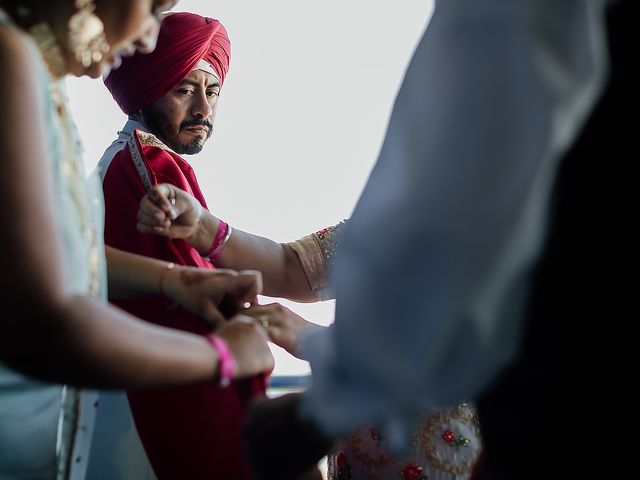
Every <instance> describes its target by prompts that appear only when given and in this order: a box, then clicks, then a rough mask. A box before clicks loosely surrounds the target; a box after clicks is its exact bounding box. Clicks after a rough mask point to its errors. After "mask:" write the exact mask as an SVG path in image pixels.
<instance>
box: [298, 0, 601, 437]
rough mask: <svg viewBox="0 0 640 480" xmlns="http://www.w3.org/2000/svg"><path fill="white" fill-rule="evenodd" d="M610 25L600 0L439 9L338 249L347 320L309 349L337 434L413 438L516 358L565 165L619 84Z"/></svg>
mask: <svg viewBox="0 0 640 480" xmlns="http://www.w3.org/2000/svg"><path fill="white" fill-rule="evenodd" d="M603 21H604V3H603V2H598V1H584V0H563V1H561V2H559V1H557V0H530V1H525V0H520V1H517V2H514V1H505V0H485V1H478V0H448V1H442V2H441V3H438V4H437V5H436V8H435V11H434V15H433V17H432V20H431V22H430V25H429V26H428V28H427V30H426V32H425V35H424V36H423V38H422V40H421V41H420V43H419V45H418V47H417V50H416V52H415V54H414V56H413V59H412V61H411V64H410V66H409V69H408V71H407V74H406V78H405V80H404V83H403V85H402V87H401V89H400V91H399V94H398V96H397V98H396V102H395V106H394V110H393V113H392V116H391V120H390V124H389V127H388V131H387V135H386V138H385V141H384V144H383V147H382V150H381V152H380V156H379V159H378V162H377V164H376V166H375V168H374V170H373V172H372V174H371V177H370V178H369V181H368V183H367V186H366V188H365V190H364V192H363V194H362V196H361V198H360V200H359V202H358V205H357V207H356V209H355V211H354V214H353V216H352V218H351V220H350V223H349V224H348V226H347V227H346V231H345V233H344V237H343V243H342V244H341V246H340V248H339V251H338V256H337V260H336V268H335V271H334V274H333V278H334V280H335V286H336V299H337V303H336V322H335V324H334V326H333V327H332V328H330V329H327V330H325V331H322V332H315V333H313V334H311V335H309V336H308V337H307V338H305V339H304V340H303V343H302V348H303V350H304V352H305V354H306V356H307V358H309V359H310V362H311V367H312V371H313V378H314V381H313V385H312V386H311V388H310V389H309V391H308V392H307V395H306V399H305V407H306V408H307V409H308V411H309V413H310V414H311V415H312V416H313V417H315V418H316V420H317V421H318V422H319V423H320V424H321V425H322V426H323V428H324V429H326V431H327V432H329V433H341V432H345V431H347V430H349V429H352V428H353V427H355V426H357V425H358V424H360V423H362V422H378V423H379V424H380V425H382V426H383V428H387V432H388V435H390V440H392V441H393V438H400V437H403V436H404V435H405V434H406V433H407V429H408V428H409V427H410V425H411V420H412V418H413V415H414V413H415V412H416V411H418V410H419V409H420V408H421V407H423V406H445V405H451V404H452V403H454V402H456V401H460V400H466V399H471V398H474V396H475V395H476V394H478V392H480V391H481V390H482V389H484V388H486V387H487V386H488V384H489V383H490V382H491V381H492V380H493V379H494V378H495V377H496V375H497V374H498V373H499V372H500V370H501V369H502V368H503V367H504V366H505V365H506V364H507V363H508V362H509V361H510V360H511V359H512V358H513V357H514V354H515V352H516V351H517V348H518V341H519V337H520V333H521V330H522V320H523V315H522V310H523V306H524V304H525V301H526V297H527V292H528V287H529V282H530V277H531V274H532V268H533V267H534V266H535V262H536V259H537V258H538V255H539V253H540V250H541V247H542V244H543V241H544V237H545V224H546V220H547V209H548V207H549V197H550V192H551V188H552V186H553V179H554V175H555V171H556V167H557V164H558V161H559V159H560V157H561V155H562V154H563V153H564V152H565V151H566V149H567V147H568V146H569V145H570V143H571V142H572V141H573V139H574V138H575V135H576V133H577V131H578V130H579V128H580V127H581V125H582V124H583V122H584V121H585V119H586V117H587V116H588V114H589V112H590V110H591V108H592V107H593V104H594V102H595V100H596V99H597V97H598V95H599V94H600V92H601V89H602V85H603V83H604V80H605V78H604V77H605V75H604V74H605V73H606V55H605V54H606V52H605V44H604V38H603V33H604V32H603V28H604V26H603V24H602V23H603ZM394 432H395V433H394ZM396 433H397V435H396Z"/></svg>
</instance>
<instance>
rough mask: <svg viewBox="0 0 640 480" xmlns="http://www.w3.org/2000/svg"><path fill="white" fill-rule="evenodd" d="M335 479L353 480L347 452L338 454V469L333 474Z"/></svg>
mask: <svg viewBox="0 0 640 480" xmlns="http://www.w3.org/2000/svg"><path fill="white" fill-rule="evenodd" d="M333 479H335V480H351V466H350V465H349V462H348V461H347V454H346V453H344V452H343V451H340V452H338V455H337V456H336V471H335V474H334V476H333Z"/></svg>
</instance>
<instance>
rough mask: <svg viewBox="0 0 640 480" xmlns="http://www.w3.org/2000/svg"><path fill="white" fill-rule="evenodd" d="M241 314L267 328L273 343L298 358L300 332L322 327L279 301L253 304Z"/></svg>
mask: <svg viewBox="0 0 640 480" xmlns="http://www.w3.org/2000/svg"><path fill="white" fill-rule="evenodd" d="M243 314H245V315H249V316H250V317H253V318H255V319H256V320H257V321H258V323H260V324H262V326H263V327H264V328H265V329H266V330H267V333H268V334H269V338H270V339H271V341H272V342H273V343H275V344H276V345H278V346H279V347H282V348H284V349H285V350H286V351H287V352H289V353H290V354H291V355H293V356H295V357H298V358H301V357H300V352H299V351H298V343H299V341H300V337H301V336H302V334H303V333H304V332H305V331H307V330H308V329H310V328H323V327H321V326H320V325H317V324H315V323H311V322H308V321H307V320H305V319H304V318H302V317H301V316H299V315H297V314H295V313H294V312H292V311H291V310H289V309H288V308H287V307H285V306H283V305H280V304H279V303H271V304H268V305H253V306H251V307H250V308H248V309H246V310H245V311H244V312H243Z"/></svg>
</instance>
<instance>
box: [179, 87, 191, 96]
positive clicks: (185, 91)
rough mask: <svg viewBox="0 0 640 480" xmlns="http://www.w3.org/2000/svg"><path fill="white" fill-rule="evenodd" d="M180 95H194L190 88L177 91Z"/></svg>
mask: <svg viewBox="0 0 640 480" xmlns="http://www.w3.org/2000/svg"><path fill="white" fill-rule="evenodd" d="M176 91H177V92H178V93H179V94H180V95H190V94H191V93H193V92H192V91H191V90H189V89H188V88H181V89H180V90H176Z"/></svg>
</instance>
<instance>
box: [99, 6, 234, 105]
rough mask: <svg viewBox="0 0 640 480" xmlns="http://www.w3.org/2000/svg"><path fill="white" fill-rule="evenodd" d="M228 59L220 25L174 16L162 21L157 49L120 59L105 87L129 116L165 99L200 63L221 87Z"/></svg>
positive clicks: (194, 17) (193, 16)
mask: <svg viewBox="0 0 640 480" xmlns="http://www.w3.org/2000/svg"><path fill="white" fill-rule="evenodd" d="M230 59H231V42H229V37H228V36H227V31H226V29H225V28H224V27H223V26H222V24H221V23H220V22H219V21H217V20H214V19H212V18H207V17H201V16H200V15H196V14H193V13H173V14H170V15H168V16H167V17H166V18H165V19H164V20H163V21H162V25H161V26H160V33H159V35H158V44H157V46H156V49H155V50H154V51H153V52H152V53H149V54H140V53H136V54H135V55H134V56H132V57H129V58H123V61H122V65H121V66H120V68H118V69H116V70H113V71H112V72H111V73H110V74H109V76H108V77H107V78H106V79H105V82H104V83H105V85H106V86H107V88H108V89H109V91H110V92H111V95H113V98H114V99H115V101H116V102H118V105H120V108H121V109H122V110H123V111H124V113H126V114H132V113H135V112H137V111H138V110H140V109H141V108H143V107H146V106H147V105H150V104H152V103H153V102H155V101H156V100H158V99H160V98H162V97H164V96H165V95H166V94H167V93H169V92H170V91H171V89H172V88H173V87H175V86H176V85H178V84H179V83H180V82H181V81H182V80H183V79H184V78H185V77H186V76H187V75H189V73H191V71H192V70H194V67H195V66H196V65H197V64H198V62H199V61H200V60H204V61H206V62H207V63H208V64H209V65H211V67H213V70H214V71H215V72H216V73H217V74H218V78H219V79H220V84H221V85H222V84H223V83H224V77H225V76H226V75H227V71H228V70H229V61H230Z"/></svg>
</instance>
